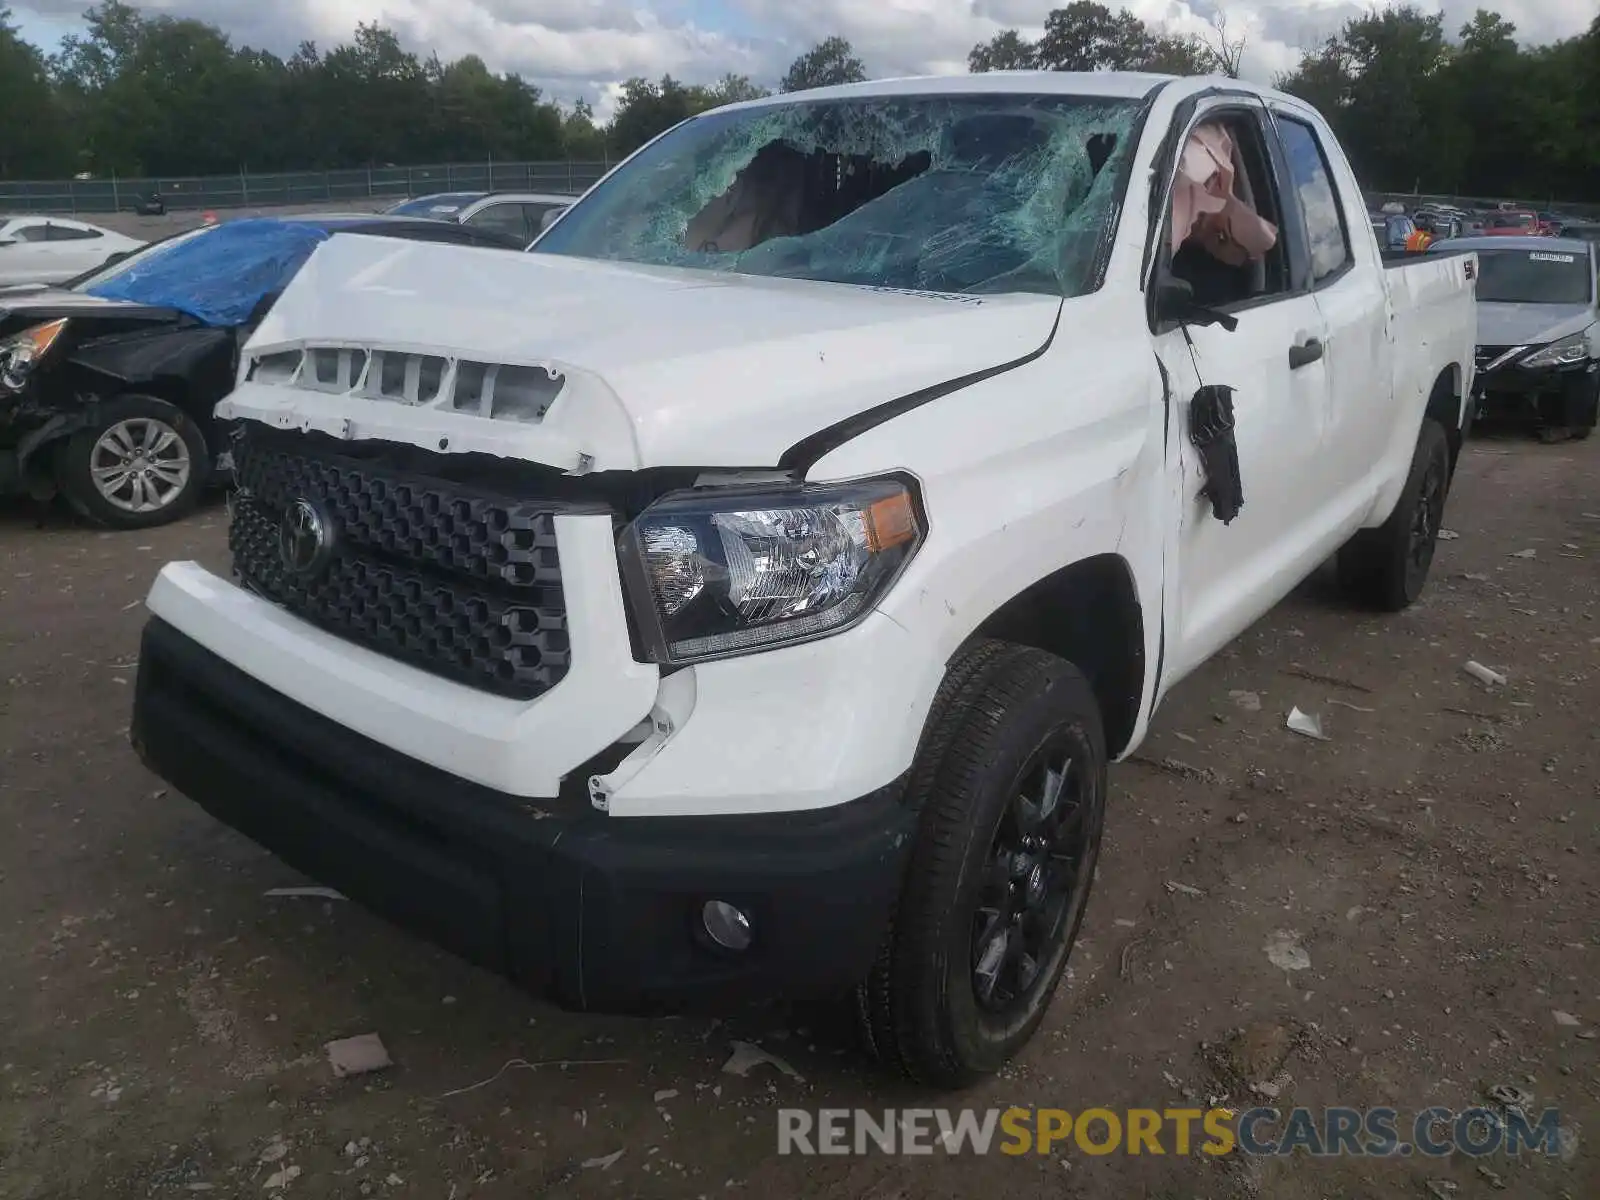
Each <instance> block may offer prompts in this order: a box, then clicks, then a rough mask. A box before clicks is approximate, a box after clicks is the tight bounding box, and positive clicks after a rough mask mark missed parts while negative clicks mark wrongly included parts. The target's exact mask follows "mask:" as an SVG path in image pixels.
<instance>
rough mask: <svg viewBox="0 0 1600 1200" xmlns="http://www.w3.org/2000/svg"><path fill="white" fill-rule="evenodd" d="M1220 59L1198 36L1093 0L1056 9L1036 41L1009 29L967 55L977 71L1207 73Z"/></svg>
mask: <svg viewBox="0 0 1600 1200" xmlns="http://www.w3.org/2000/svg"><path fill="white" fill-rule="evenodd" d="M1223 44H1226V38H1224V39H1223ZM1219 61H1220V60H1219V59H1218V57H1217V55H1216V54H1215V53H1214V52H1213V50H1212V49H1211V48H1209V47H1208V46H1207V45H1206V44H1205V43H1204V42H1202V41H1201V40H1200V39H1198V38H1194V37H1189V36H1186V35H1178V34H1171V33H1167V32H1166V31H1165V30H1163V29H1161V28H1159V27H1158V28H1155V29H1152V28H1151V27H1150V26H1148V25H1146V24H1145V23H1144V22H1143V21H1141V20H1140V19H1139V18H1138V17H1136V16H1134V15H1133V14H1132V13H1131V12H1129V11H1128V10H1127V9H1119V10H1117V11H1115V12H1113V11H1112V10H1111V9H1109V8H1107V7H1106V6H1105V5H1104V4H1097V3H1095V0H1072V3H1071V4H1068V5H1067V6H1066V7H1064V8H1057V9H1052V10H1051V11H1050V13H1049V14H1048V15H1047V16H1046V17H1045V19H1044V36H1043V37H1041V38H1040V39H1039V40H1038V41H1037V42H1030V41H1028V39H1027V38H1025V37H1023V36H1022V35H1021V34H1020V33H1018V32H1017V31H1016V30H1015V29H1006V30H1003V31H1001V32H1000V33H998V34H996V35H995V36H994V37H993V38H991V39H990V40H989V41H987V42H982V43H980V44H979V45H976V46H974V47H973V48H972V51H971V53H969V54H968V55H967V66H968V67H970V68H971V69H972V70H974V71H1009V70H1024V69H1029V68H1036V69H1042V70H1046V71H1155V72H1158V73H1161V74H1168V75H1204V74H1206V73H1207V72H1208V71H1210V70H1212V69H1213V67H1214V66H1216V65H1217V64H1218V62H1219Z"/></svg>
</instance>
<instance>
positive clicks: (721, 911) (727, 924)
mask: <svg viewBox="0 0 1600 1200" xmlns="http://www.w3.org/2000/svg"><path fill="white" fill-rule="evenodd" d="M700 924H702V925H704V926H705V930H706V936H707V937H709V938H710V939H711V940H712V941H713V942H715V943H716V944H717V945H719V946H721V947H722V948H723V949H724V950H733V951H735V952H742V951H745V950H748V949H750V938H751V930H750V918H749V917H748V916H746V915H745V914H744V912H743V911H741V910H740V909H738V908H735V907H734V906H733V905H732V904H729V903H728V902H727V901H726V900H707V901H706V902H705V904H704V905H703V906H702V907H701V909H700Z"/></svg>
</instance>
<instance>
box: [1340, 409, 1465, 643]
mask: <svg viewBox="0 0 1600 1200" xmlns="http://www.w3.org/2000/svg"><path fill="white" fill-rule="evenodd" d="M1449 492H1450V441H1449V438H1448V437H1447V436H1446V434H1445V431H1444V426H1442V425H1440V424H1439V422H1437V421H1435V420H1433V419H1432V418H1431V417H1430V418H1424V420H1423V422H1422V429H1421V431H1420V432H1419V433H1418V435H1417V447H1416V450H1415V451H1413V453H1412V456H1411V471H1410V473H1409V474H1408V475H1407V476H1406V483H1405V487H1404V488H1403V489H1402V490H1401V492H1400V499H1399V501H1398V502H1397V503H1396V504H1395V506H1394V512H1392V513H1390V514H1389V519H1388V520H1387V521H1385V522H1384V523H1383V524H1382V525H1380V526H1379V527H1378V528H1376V529H1363V530H1361V531H1360V532H1359V533H1357V534H1356V535H1355V537H1353V538H1351V539H1350V540H1349V541H1348V542H1347V543H1345V545H1344V546H1343V547H1342V548H1341V549H1340V551H1339V559H1338V568H1339V581H1340V583H1341V584H1342V585H1343V586H1344V588H1345V590H1346V591H1347V592H1349V594H1350V596H1351V598H1352V599H1354V600H1355V601H1357V602H1358V603H1360V604H1363V605H1365V606H1367V607H1369V608H1375V609H1378V610H1380V611H1382V612H1400V611H1401V610H1403V609H1406V608H1409V607H1410V606H1411V605H1413V604H1415V603H1416V601H1417V598H1418V597H1419V596H1421V595H1422V591H1423V588H1424V587H1426V586H1427V582H1428V571H1429V569H1430V568H1431V567H1432V566H1433V556H1434V552H1435V550H1437V549H1438V545H1439V526H1440V523H1441V522H1442V521H1443V519H1444V505H1445V500H1446V498H1447V497H1448V496H1449Z"/></svg>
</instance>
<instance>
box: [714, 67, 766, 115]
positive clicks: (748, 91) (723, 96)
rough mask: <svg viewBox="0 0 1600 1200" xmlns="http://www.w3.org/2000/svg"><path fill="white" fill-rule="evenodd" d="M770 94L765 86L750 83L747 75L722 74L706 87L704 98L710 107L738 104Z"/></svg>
mask: <svg viewBox="0 0 1600 1200" xmlns="http://www.w3.org/2000/svg"><path fill="white" fill-rule="evenodd" d="M770 95H772V93H771V92H769V91H767V89H766V88H764V87H757V86H756V85H755V84H753V83H751V82H750V76H748V75H732V74H729V75H724V76H723V77H722V78H721V79H719V80H717V82H716V83H714V84H712V85H711V87H709V88H707V89H706V99H707V100H708V101H710V107H712V108H716V107H717V106H718V105H722V104H738V103H740V102H741V101H744V100H760V99H761V98H762V97H763V96H770Z"/></svg>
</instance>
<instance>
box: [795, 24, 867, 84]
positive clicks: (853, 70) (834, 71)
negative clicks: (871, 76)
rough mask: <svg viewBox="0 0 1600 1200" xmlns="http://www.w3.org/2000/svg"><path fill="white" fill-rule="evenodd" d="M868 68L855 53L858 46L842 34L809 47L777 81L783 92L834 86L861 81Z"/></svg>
mask: <svg viewBox="0 0 1600 1200" xmlns="http://www.w3.org/2000/svg"><path fill="white" fill-rule="evenodd" d="M866 77H867V68H866V67H865V66H864V65H863V64H862V62H861V60H860V59H859V58H857V57H856V52H855V49H854V48H853V47H852V46H851V45H850V43H849V42H847V41H846V40H845V39H844V38H842V37H830V38H825V39H824V40H822V41H820V42H818V43H817V44H816V45H815V46H813V47H811V49H809V50H807V51H806V52H805V53H804V54H802V55H801V56H800V57H799V58H797V59H795V60H794V62H792V63H790V64H789V69H788V71H786V72H785V73H784V76H783V82H782V83H780V84H779V85H778V90H779V91H782V92H803V91H806V90H808V89H810V88H820V87H835V86H837V85H838V84H841V83H860V82H861V81H862V80H864V79H865V78H866Z"/></svg>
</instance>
